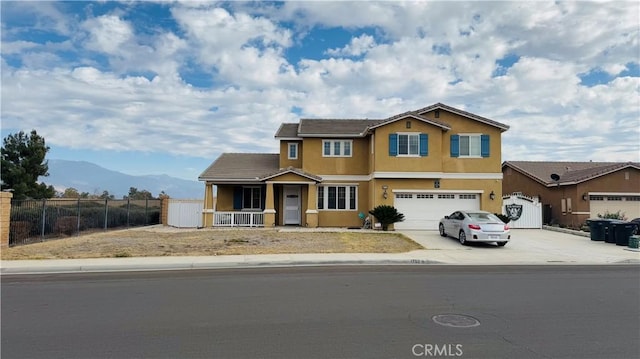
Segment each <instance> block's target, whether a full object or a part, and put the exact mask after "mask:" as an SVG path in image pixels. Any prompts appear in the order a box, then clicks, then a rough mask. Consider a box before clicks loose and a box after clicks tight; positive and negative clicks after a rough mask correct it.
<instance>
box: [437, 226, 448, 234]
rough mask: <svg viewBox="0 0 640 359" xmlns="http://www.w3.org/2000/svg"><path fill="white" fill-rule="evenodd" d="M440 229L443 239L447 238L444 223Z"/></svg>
mask: <svg viewBox="0 0 640 359" xmlns="http://www.w3.org/2000/svg"><path fill="white" fill-rule="evenodd" d="M438 229H439V230H440V235H441V236H443V237H446V236H447V233H445V231H444V225H443V224H442V223H440V226H439V227H438Z"/></svg>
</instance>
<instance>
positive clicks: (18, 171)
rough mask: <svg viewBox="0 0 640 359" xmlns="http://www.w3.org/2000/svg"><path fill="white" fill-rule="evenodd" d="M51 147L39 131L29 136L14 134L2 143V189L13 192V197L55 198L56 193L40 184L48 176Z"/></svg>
mask: <svg viewBox="0 0 640 359" xmlns="http://www.w3.org/2000/svg"><path fill="white" fill-rule="evenodd" d="M48 151H49V147H48V146H47V145H46V144H45V141H44V138H43V137H41V136H40V135H38V133H37V132H36V130H32V131H31V133H29V134H27V133H24V131H20V132H18V133H17V134H10V135H9V136H7V137H6V138H5V139H4V140H3V143H2V163H0V169H1V171H2V177H1V178H2V180H1V181H0V183H1V184H2V190H12V191H13V198H15V199H25V198H35V199H41V198H51V197H53V196H55V194H56V190H55V188H53V186H47V185H46V184H44V183H42V182H40V183H38V177H41V176H42V177H45V176H48V175H49V173H48V171H49V165H48V163H47V161H46V160H45V156H46V155H47V152H48Z"/></svg>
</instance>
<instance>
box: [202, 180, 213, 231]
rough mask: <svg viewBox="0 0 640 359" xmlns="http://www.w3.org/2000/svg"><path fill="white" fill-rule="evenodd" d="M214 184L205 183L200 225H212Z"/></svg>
mask: <svg viewBox="0 0 640 359" xmlns="http://www.w3.org/2000/svg"><path fill="white" fill-rule="evenodd" d="M213 186H214V184H213V183H211V184H209V183H207V184H205V187H204V206H203V207H204V208H202V226H203V227H210V226H213V212H214V211H215V200H214V198H215V197H214V196H213Z"/></svg>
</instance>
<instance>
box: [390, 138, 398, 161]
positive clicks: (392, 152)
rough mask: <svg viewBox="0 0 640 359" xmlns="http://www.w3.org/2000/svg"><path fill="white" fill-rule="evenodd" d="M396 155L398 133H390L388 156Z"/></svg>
mask: <svg viewBox="0 0 640 359" xmlns="http://www.w3.org/2000/svg"><path fill="white" fill-rule="evenodd" d="M397 155H398V134H397V133H391V134H389V156H393V157H395V156H397Z"/></svg>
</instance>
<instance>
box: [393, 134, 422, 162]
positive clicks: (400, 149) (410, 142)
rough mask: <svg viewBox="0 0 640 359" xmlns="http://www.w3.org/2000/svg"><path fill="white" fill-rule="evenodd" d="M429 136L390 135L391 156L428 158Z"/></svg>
mask: <svg viewBox="0 0 640 359" xmlns="http://www.w3.org/2000/svg"><path fill="white" fill-rule="evenodd" d="M428 154H429V135H427V134H426V133H413V132H412V133H392V134H390V135H389V156H427V155H428Z"/></svg>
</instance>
